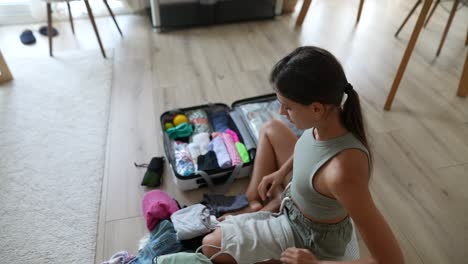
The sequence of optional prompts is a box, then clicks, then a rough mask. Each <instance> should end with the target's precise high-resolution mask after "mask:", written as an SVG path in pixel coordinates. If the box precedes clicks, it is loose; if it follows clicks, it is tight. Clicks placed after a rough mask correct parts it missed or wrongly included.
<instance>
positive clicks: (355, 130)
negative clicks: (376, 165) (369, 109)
mask: <svg viewBox="0 0 468 264" xmlns="http://www.w3.org/2000/svg"><path fill="white" fill-rule="evenodd" d="M344 92H345V94H346V95H347V98H346V101H345V103H344V105H343V111H342V115H341V116H342V119H343V123H344V125H345V127H346V129H348V130H349V131H350V132H351V133H352V134H353V135H354V136H355V137H356V138H357V139H359V141H361V143H362V144H363V145H364V146H365V147H366V148H367V151H369V161H372V155H371V153H370V147H369V141H368V140H367V136H366V131H365V129H364V118H363V116H362V111H361V103H360V101H359V95H358V93H357V92H356V91H355V90H354V89H353V86H352V85H351V84H349V83H348V84H347V85H346V86H345V89H344Z"/></svg>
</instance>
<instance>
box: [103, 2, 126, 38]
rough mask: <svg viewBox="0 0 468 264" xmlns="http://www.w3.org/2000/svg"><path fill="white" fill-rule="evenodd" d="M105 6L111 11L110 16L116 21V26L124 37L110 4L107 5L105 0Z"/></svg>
mask: <svg viewBox="0 0 468 264" xmlns="http://www.w3.org/2000/svg"><path fill="white" fill-rule="evenodd" d="M104 4H106V7H107V10H109V14H110V15H111V16H112V19H113V20H114V23H115V26H116V27H117V29H118V30H119V33H120V36H122V37H123V34H122V30H120V27H119V24H117V20H115V16H114V12H112V9H111V8H110V6H109V4H108V3H107V0H104Z"/></svg>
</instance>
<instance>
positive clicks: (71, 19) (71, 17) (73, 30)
mask: <svg viewBox="0 0 468 264" xmlns="http://www.w3.org/2000/svg"><path fill="white" fill-rule="evenodd" d="M67 7H68V18H69V19H70V25H71V29H72V33H73V35H75V26H74V25H73V16H72V13H71V8H70V1H67Z"/></svg>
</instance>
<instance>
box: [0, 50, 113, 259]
mask: <svg viewBox="0 0 468 264" xmlns="http://www.w3.org/2000/svg"><path fill="white" fill-rule="evenodd" d="M111 53H112V52H109V54H111ZM7 60H8V64H9V66H10V69H11V71H12V73H13V75H14V77H15V80H14V81H13V82H10V83H8V84H6V85H5V84H4V85H2V86H0V259H1V260H0V262H1V263H93V262H94V255H95V245H96V232H97V221H98V211H99V203H100V196H101V186H102V178H103V170H104V157H105V145H106V136H107V123H108V115H109V104H110V93H111V82H112V59H107V60H105V59H103V58H102V56H101V55H100V53H99V52H97V51H96V52H95V51H80V52H79V53H77V52H67V53H57V54H56V55H55V58H49V57H46V56H41V57H36V58H8V57H7Z"/></svg>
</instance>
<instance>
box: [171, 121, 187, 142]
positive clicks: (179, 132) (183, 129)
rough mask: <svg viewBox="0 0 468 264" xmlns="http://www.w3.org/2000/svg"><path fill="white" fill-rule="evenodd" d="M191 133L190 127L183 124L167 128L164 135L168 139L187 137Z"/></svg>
mask: <svg viewBox="0 0 468 264" xmlns="http://www.w3.org/2000/svg"><path fill="white" fill-rule="evenodd" d="M192 132H193V128H192V125H191V124H189V123H187V122H184V123H182V124H180V125H178V126H176V127H173V128H169V129H168V130H166V133H167V135H168V136H169V138H170V139H176V138H183V137H188V136H190V135H192Z"/></svg>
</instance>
